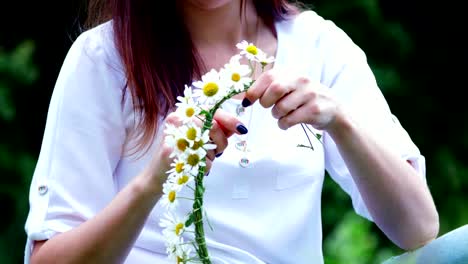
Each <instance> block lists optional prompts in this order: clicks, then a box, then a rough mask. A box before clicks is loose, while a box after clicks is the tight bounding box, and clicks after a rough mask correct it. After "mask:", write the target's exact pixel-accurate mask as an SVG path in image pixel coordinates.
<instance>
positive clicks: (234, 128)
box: [145, 109, 247, 188]
mask: <svg viewBox="0 0 468 264" xmlns="http://www.w3.org/2000/svg"><path fill="white" fill-rule="evenodd" d="M196 120H197V122H196V123H197V125H199V126H200V127H201V126H202V125H203V124H202V122H201V121H200V120H198V119H196ZM166 124H172V125H174V126H180V125H181V124H182V122H181V118H180V117H179V116H178V114H177V113H176V112H172V113H170V114H168V115H167V117H166V119H165V122H164V124H162V125H163V126H164V127H165V126H166ZM234 133H236V134H246V133H247V128H246V127H245V126H244V125H243V124H242V123H241V122H240V121H239V120H238V119H237V118H236V117H235V116H234V115H232V114H230V113H228V112H226V111H224V110H222V109H219V110H217V111H216V113H215V116H214V119H213V127H212V129H211V130H210V134H209V135H210V139H211V141H212V142H211V143H214V144H216V149H214V150H209V151H208V152H207V155H206V171H205V172H206V173H208V172H209V171H210V169H211V165H212V163H213V161H214V160H215V159H216V157H217V156H218V157H219V156H220V155H221V154H222V153H223V152H224V150H225V149H226V147H227V145H228V138H229V137H230V136H232V135H233V134H234ZM165 137H166V134H163V135H162V136H159V137H158V139H157V140H158V143H157V144H158V145H159V146H161V147H159V148H157V149H156V153H155V154H154V156H153V159H152V160H151V162H150V163H149V164H148V166H147V168H146V172H147V173H145V174H146V175H150V176H151V177H152V182H155V185H157V186H158V187H159V188H161V187H162V184H163V183H164V182H165V181H166V179H167V176H168V175H167V173H166V172H167V171H168V170H169V169H170V168H171V167H170V165H171V163H172V162H173V160H174V159H173V158H170V155H171V153H172V151H173V148H172V147H171V146H169V145H167V144H166V142H165V140H164V139H165Z"/></svg>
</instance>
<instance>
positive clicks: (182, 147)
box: [177, 138, 189, 151]
mask: <svg viewBox="0 0 468 264" xmlns="http://www.w3.org/2000/svg"><path fill="white" fill-rule="evenodd" d="M188 145H189V143H188V142H187V140H185V139H183V138H181V139H179V140H177V148H178V149H179V150H180V151H185V149H186V148H187V147H188Z"/></svg>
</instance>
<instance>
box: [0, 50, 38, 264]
mask: <svg viewBox="0 0 468 264" xmlns="http://www.w3.org/2000/svg"><path fill="white" fill-rule="evenodd" d="M34 49H35V45H34V42H33V41H24V42H22V43H20V44H18V46H17V47H16V48H15V49H14V50H11V51H5V50H0V128H1V129H0V133H1V135H2V136H1V141H0V175H1V176H2V177H1V178H0V211H1V212H2V213H3V214H2V215H3V217H2V219H1V224H0V237H1V239H0V260H1V261H0V262H1V263H20V262H19V261H20V260H21V259H22V256H23V249H24V245H25V235H24V231H23V230H24V221H25V217H26V214H27V212H28V196H27V194H28V191H29V183H30V179H31V175H32V172H33V169H34V166H35V163H36V160H35V158H33V153H29V152H28V150H27V149H25V148H22V145H23V144H20V143H18V142H19V141H22V139H21V138H22V137H27V136H28V134H27V131H24V130H23V129H24V126H23V127H22V126H21V123H22V122H27V121H28V119H27V117H25V116H21V115H18V113H17V107H18V104H17V102H19V101H20V100H21V97H22V95H23V94H25V93H27V92H28V90H29V89H30V88H31V87H32V85H33V84H34V82H35V81H36V80H37V78H38V68H37V66H35V65H34V63H33V61H32V59H33V52H34ZM12 249H14V250H12Z"/></svg>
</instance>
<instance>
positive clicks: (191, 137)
mask: <svg viewBox="0 0 468 264" xmlns="http://www.w3.org/2000/svg"><path fill="white" fill-rule="evenodd" d="M182 135H183V136H184V138H185V140H187V142H189V144H190V146H193V144H194V142H196V141H199V140H200V139H201V136H202V133H201V128H200V127H198V126H197V125H195V124H194V123H192V124H188V125H185V126H183V127H182Z"/></svg>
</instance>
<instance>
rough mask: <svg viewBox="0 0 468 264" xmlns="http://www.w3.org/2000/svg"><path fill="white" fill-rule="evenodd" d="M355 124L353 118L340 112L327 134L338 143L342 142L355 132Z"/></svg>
mask: <svg viewBox="0 0 468 264" xmlns="http://www.w3.org/2000/svg"><path fill="white" fill-rule="evenodd" d="M354 127H355V124H354V121H353V120H352V119H351V117H350V116H349V115H347V114H345V113H344V112H343V111H340V112H339V113H338V114H337V115H336V116H335V118H334V119H333V122H331V124H330V125H329V126H328V128H327V129H326V131H327V133H328V134H329V135H330V136H331V138H333V141H335V142H336V143H339V142H342V141H343V140H345V139H346V138H349V135H350V133H352V131H353V130H354Z"/></svg>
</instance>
